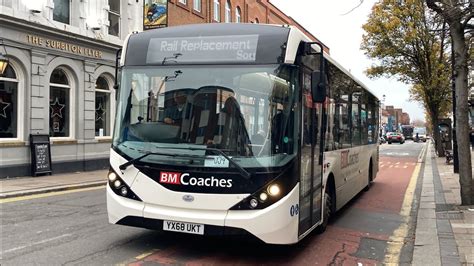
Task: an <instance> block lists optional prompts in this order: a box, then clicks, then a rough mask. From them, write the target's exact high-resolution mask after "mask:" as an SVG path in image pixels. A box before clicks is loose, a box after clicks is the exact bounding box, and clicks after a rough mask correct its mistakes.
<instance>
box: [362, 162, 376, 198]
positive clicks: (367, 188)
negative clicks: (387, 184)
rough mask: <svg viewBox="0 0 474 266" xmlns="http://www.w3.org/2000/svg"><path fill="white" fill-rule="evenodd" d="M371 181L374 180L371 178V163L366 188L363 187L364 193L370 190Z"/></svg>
mask: <svg viewBox="0 0 474 266" xmlns="http://www.w3.org/2000/svg"><path fill="white" fill-rule="evenodd" d="M373 181H374V178H373V177H372V162H370V165H369V174H368V175H367V186H365V188H364V190H365V191H368V190H369V189H370V187H371V186H372V182H373Z"/></svg>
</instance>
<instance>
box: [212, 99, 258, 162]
mask: <svg viewBox="0 0 474 266" xmlns="http://www.w3.org/2000/svg"><path fill="white" fill-rule="evenodd" d="M220 115H223V116H224V117H225V118H224V119H225V124H224V127H223V130H222V138H221V141H220V143H219V144H216V145H217V148H220V149H222V150H225V151H226V153H227V154H230V155H241V156H250V155H251V154H252V151H251V149H250V147H249V144H250V143H251V142H250V138H249V135H248V132H247V129H246V127H245V120H244V117H243V116H242V113H241V111H240V106H239V103H238V102H237V100H236V99H235V98H234V97H229V98H228V99H227V100H226V102H225V103H224V108H222V110H221V114H220Z"/></svg>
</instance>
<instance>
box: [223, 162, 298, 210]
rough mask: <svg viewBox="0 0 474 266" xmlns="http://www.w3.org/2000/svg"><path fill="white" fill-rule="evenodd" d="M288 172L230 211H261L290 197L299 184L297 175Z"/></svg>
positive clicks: (281, 174)
mask: <svg viewBox="0 0 474 266" xmlns="http://www.w3.org/2000/svg"><path fill="white" fill-rule="evenodd" d="M289 169H291V168H289ZM288 172H290V171H287V172H282V173H280V174H279V175H278V176H277V177H275V178H274V179H273V180H270V181H269V182H267V183H266V184H265V185H263V186H262V187H261V188H260V189H258V190H257V191H255V192H254V193H252V194H251V195H249V196H248V197H246V198H245V199H243V200H242V201H240V202H239V203H237V204H236V205H234V206H232V208H230V210H261V209H265V208H267V207H268V206H270V205H272V204H274V203H275V202H278V201H279V200H281V199H282V198H283V197H285V196H286V195H288V193H290V191H292V190H293V188H294V187H295V186H296V184H297V183H298V179H297V178H296V177H294V176H295V175H293V174H289V173H288Z"/></svg>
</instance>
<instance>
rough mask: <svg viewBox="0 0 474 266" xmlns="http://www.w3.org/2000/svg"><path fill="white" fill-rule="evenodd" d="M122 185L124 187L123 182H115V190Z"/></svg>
mask: <svg viewBox="0 0 474 266" xmlns="http://www.w3.org/2000/svg"><path fill="white" fill-rule="evenodd" d="M120 185H122V182H120V180H115V182H114V187H115V188H119V187H120Z"/></svg>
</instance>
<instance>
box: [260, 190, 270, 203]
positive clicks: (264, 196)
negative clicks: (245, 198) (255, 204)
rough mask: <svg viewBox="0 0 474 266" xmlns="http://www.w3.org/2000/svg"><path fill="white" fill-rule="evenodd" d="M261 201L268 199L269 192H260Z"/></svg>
mask: <svg viewBox="0 0 474 266" xmlns="http://www.w3.org/2000/svg"><path fill="white" fill-rule="evenodd" d="M258 198H259V199H260V201H261V202H264V201H266V200H267V199H268V194H267V193H265V192H262V193H260V196H259V197H258Z"/></svg>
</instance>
